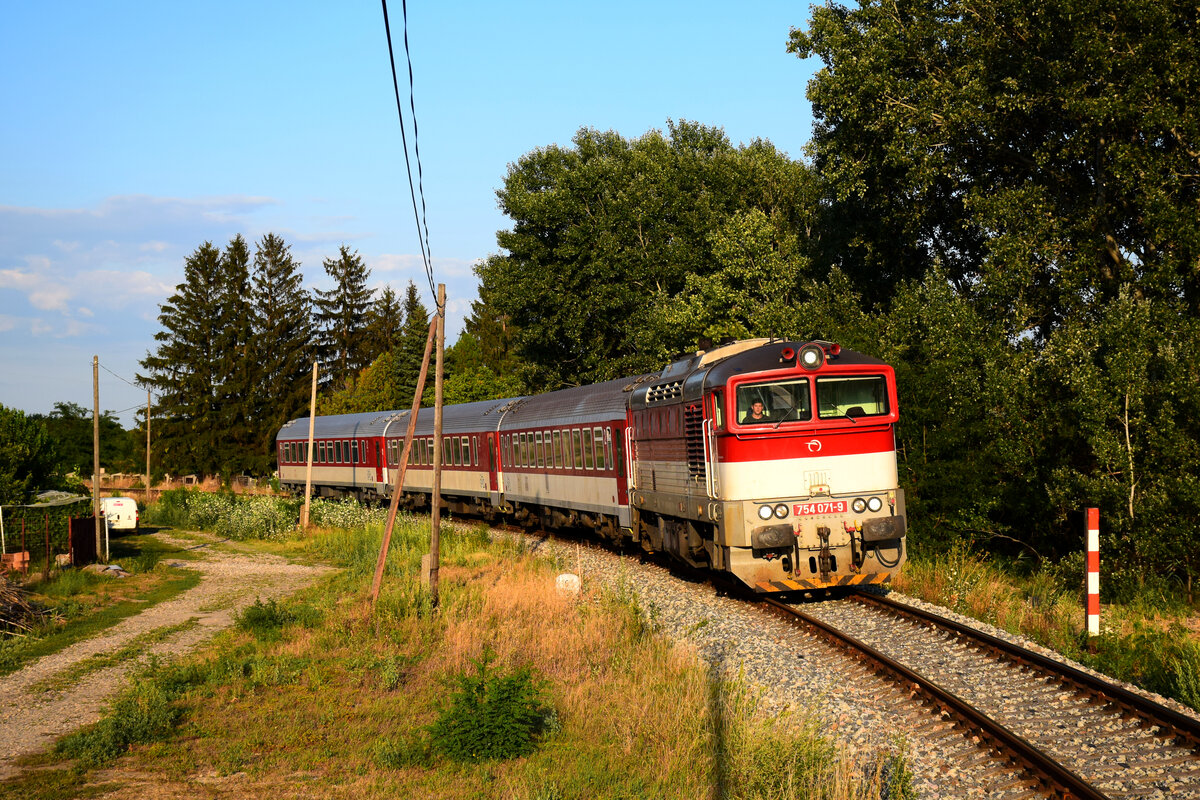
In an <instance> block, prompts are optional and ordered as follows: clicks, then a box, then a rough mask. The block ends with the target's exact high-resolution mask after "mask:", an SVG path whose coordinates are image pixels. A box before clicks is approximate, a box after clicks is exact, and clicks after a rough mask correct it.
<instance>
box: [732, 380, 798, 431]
mask: <svg viewBox="0 0 1200 800" xmlns="http://www.w3.org/2000/svg"><path fill="white" fill-rule="evenodd" d="M808 398H809V388H808V378H800V379H793V380H787V381H772V382H769V383H745V384H742V385H741V386H739V387H737V421H738V423H739V424H741V425H760V424H762V425H766V424H768V423H770V424H772V425H775V424H778V423H780V422H791V421H793V420H805V419H810V418H811V417H812V408H811V407H810V403H809V399H808Z"/></svg>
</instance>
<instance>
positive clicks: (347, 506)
mask: <svg viewBox="0 0 1200 800" xmlns="http://www.w3.org/2000/svg"><path fill="white" fill-rule="evenodd" d="M386 521H387V507H385V506H378V505H375V506H373V505H367V504H365V503H360V502H358V501H357V500H348V499H347V500H329V499H326V498H323V497H317V498H315V499H314V500H313V501H312V505H311V507H310V508H309V522H310V523H311V524H313V525H319V526H321V527H325V528H343V529H345V530H348V531H352V530H357V529H360V528H365V527H367V526H369V525H382V524H383V523H384V522H386Z"/></svg>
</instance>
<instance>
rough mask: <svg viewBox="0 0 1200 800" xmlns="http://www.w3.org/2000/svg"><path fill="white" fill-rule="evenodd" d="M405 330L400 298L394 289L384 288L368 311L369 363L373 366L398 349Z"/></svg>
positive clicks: (367, 354)
mask: <svg viewBox="0 0 1200 800" xmlns="http://www.w3.org/2000/svg"><path fill="white" fill-rule="evenodd" d="M403 329H404V309H403V308H401V307H400V298H399V297H397V296H396V293H395V292H394V291H392V287H390V286H384V287H383V290H382V291H380V293H379V296H378V297H376V298H375V302H373V303H372V304H371V307H370V309H369V310H368V311H367V328H366V336H365V341H366V346H367V351H366V354H365V355H366V358H367V362H368V363H372V364H373V363H374V362H375V360H376V359H377V358H379V357H380V356H381V355H383V354H384V353H387V352H389V351H391V350H392V349H393V348H394V347H396V345H397V344H398V343H399V341H400V333H401V331H403Z"/></svg>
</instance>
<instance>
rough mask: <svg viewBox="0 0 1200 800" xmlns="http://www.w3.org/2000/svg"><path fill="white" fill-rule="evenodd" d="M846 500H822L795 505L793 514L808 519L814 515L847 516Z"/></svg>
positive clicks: (793, 505)
mask: <svg viewBox="0 0 1200 800" xmlns="http://www.w3.org/2000/svg"><path fill="white" fill-rule="evenodd" d="M845 513H846V501H845V500H820V501H817V502H814V503H793V504H792V514H794V515H795V516H797V517H807V516H811V515H813V514H845Z"/></svg>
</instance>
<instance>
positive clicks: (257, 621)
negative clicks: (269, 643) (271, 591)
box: [235, 597, 296, 640]
mask: <svg viewBox="0 0 1200 800" xmlns="http://www.w3.org/2000/svg"><path fill="white" fill-rule="evenodd" d="M295 621H296V616H295V614H293V613H292V612H291V611H290V610H289V609H287V608H285V607H284V606H282V605H280V604H279V603H278V602H276V601H275V599H274V598H272V599H270V600H268V601H267V602H265V603H264V602H263V601H262V599H261V598H257V597H256V598H254V602H253V603H252V604H251V605H248V606H246V607H245V608H244V609H242V612H241V613H240V614H238V615H237V617H236V620H235V624H236V625H237V628H238V629H239V630H243V631H249V632H250V633H252V634H254V637H255V638H256V639H264V640H265V639H277V638H279V634H280V632H281V631H282V630H283V627H284V626H285V625H289V624H291V623H292V622H295Z"/></svg>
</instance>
